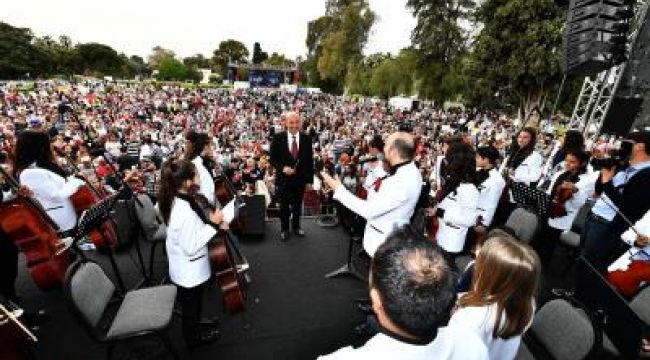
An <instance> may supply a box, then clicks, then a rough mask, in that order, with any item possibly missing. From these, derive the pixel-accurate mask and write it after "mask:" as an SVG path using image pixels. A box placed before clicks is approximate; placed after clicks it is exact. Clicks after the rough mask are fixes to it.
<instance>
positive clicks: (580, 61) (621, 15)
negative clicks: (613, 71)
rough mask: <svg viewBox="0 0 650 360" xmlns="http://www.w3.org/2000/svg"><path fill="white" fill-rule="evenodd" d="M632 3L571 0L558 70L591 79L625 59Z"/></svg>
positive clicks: (622, 0)
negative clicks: (559, 68) (590, 77)
mask: <svg viewBox="0 0 650 360" xmlns="http://www.w3.org/2000/svg"><path fill="white" fill-rule="evenodd" d="M632 1H633V0H571V2H570V3H569V13H568V15H567V22H566V25H565V28H564V38H563V47H564V52H563V57H562V60H561V64H560V65H561V67H562V71H563V72H564V73H565V74H567V75H582V76H591V75H595V74H598V73H599V72H601V71H603V70H607V69H608V68H610V67H612V66H613V65H616V64H619V63H621V62H623V61H625V60H626V57H625V54H626V52H627V32H628V31H629V19H630V18H631V17H632V16H633V14H634V13H633V11H632V5H631V2H632Z"/></svg>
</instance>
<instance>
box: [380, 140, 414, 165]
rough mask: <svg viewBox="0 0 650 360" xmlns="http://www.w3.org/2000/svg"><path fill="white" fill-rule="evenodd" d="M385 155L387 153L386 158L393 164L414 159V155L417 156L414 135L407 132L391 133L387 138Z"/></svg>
mask: <svg viewBox="0 0 650 360" xmlns="http://www.w3.org/2000/svg"><path fill="white" fill-rule="evenodd" d="M384 155H386V159H388V161H389V162H390V163H391V165H397V164H399V163H402V162H404V161H411V160H413V157H415V140H414V139H413V136H412V135H411V134H409V133H405V132H396V133H393V134H391V135H390V136H389V137H388V139H387V140H386V146H385V147H384Z"/></svg>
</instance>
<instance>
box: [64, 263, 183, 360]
mask: <svg viewBox="0 0 650 360" xmlns="http://www.w3.org/2000/svg"><path fill="white" fill-rule="evenodd" d="M64 294H65V297H66V299H67V301H68V303H69V305H70V307H71V308H72V310H73V313H74V314H75V315H76V317H77V318H78V320H79V321H80V322H81V323H82V324H83V325H84V327H85V328H86V330H87V332H88V333H89V335H90V336H91V337H92V338H93V339H94V340H96V341H98V342H101V343H106V344H108V348H107V352H106V358H107V359H111V358H112V356H113V350H114V347H115V345H116V344H117V343H118V342H121V341H126V340H130V339H135V338H141V337H146V336H156V337H158V338H159V339H160V340H161V341H162V343H163V345H164V346H165V347H166V348H167V350H168V351H169V352H170V353H171V354H172V356H173V357H174V358H176V359H179V357H178V354H177V352H176V350H175V349H174V347H173V346H172V344H171V341H170V340H169V338H168V337H167V335H166V331H167V329H168V327H169V325H170V323H171V320H172V312H173V310H174V302H175V300H176V287H175V286H171V285H166V286H157V287H151V288H143V289H139V290H135V291H129V292H128V293H126V295H125V296H124V299H123V300H122V301H121V302H119V309H118V310H117V313H116V314H115V315H114V316H113V317H110V316H109V315H108V313H109V312H108V311H107V309H108V308H109V307H110V306H111V305H112V302H113V299H114V295H115V285H114V284H113V282H112V281H111V280H110V279H109V278H108V276H106V273H104V270H103V269H102V268H101V267H100V266H99V265H98V264H97V263H95V262H92V261H88V260H81V261H77V262H75V263H74V264H72V265H71V266H70V268H69V269H68V271H67V273H66V278H65V283H64Z"/></svg>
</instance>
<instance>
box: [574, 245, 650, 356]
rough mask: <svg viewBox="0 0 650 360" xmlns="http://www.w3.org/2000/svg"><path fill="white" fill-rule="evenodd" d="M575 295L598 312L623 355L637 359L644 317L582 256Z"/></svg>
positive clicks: (608, 333) (606, 329)
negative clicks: (640, 316)
mask: <svg viewBox="0 0 650 360" xmlns="http://www.w3.org/2000/svg"><path fill="white" fill-rule="evenodd" d="M576 298H577V299H578V300H580V301H581V302H582V303H583V304H585V305H586V306H588V307H589V308H590V309H591V310H592V311H594V312H596V313H599V314H600V315H601V316H602V318H603V320H602V322H603V324H602V325H603V328H604V330H605V331H606V332H607V335H608V337H609V338H610V339H611V340H612V342H613V343H614V345H616V348H617V349H618V350H619V351H620V352H621V354H622V355H623V357H624V358H625V359H638V358H639V350H640V349H641V338H642V336H643V331H644V328H645V327H646V325H645V323H644V322H643V320H641V319H640V318H639V316H638V315H637V314H636V313H635V312H634V310H632V308H631V307H630V305H629V304H628V302H627V300H625V299H624V298H623V297H622V296H621V295H620V294H619V293H618V292H617V291H616V290H615V289H614V288H612V287H611V285H609V283H608V282H607V280H606V279H605V278H604V277H603V276H602V275H601V274H600V273H599V272H598V270H596V269H595V268H594V267H593V266H592V265H591V264H590V263H589V262H588V261H587V260H586V259H585V258H584V257H582V256H581V257H580V258H579V259H578V274H577V283H576Z"/></svg>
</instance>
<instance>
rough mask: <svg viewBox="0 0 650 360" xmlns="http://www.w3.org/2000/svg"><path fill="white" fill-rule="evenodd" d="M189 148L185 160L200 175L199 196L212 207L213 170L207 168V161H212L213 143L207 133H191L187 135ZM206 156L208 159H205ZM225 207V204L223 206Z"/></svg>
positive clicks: (213, 201) (213, 196) (213, 197)
mask: <svg viewBox="0 0 650 360" xmlns="http://www.w3.org/2000/svg"><path fill="white" fill-rule="evenodd" d="M185 139H186V140H187V148H186V149H185V155H184V156H183V157H184V158H185V159H187V160H189V161H191V162H192V163H193V164H194V166H196V170H197V171H198V174H199V180H200V181H199V185H200V186H199V194H201V195H202V196H203V197H205V199H206V200H207V201H208V203H209V204H210V205H212V206H214V205H216V203H215V188H214V178H213V177H212V175H211V174H212V172H211V171H212V170H211V169H209V166H206V161H205V159H208V160H210V158H209V157H207V156H208V154H210V153H211V152H212V142H211V141H210V137H209V136H208V134H205V133H198V132H195V131H190V132H188V133H187V134H186V135H185ZM204 156H206V158H204ZM221 205H225V204H221Z"/></svg>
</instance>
